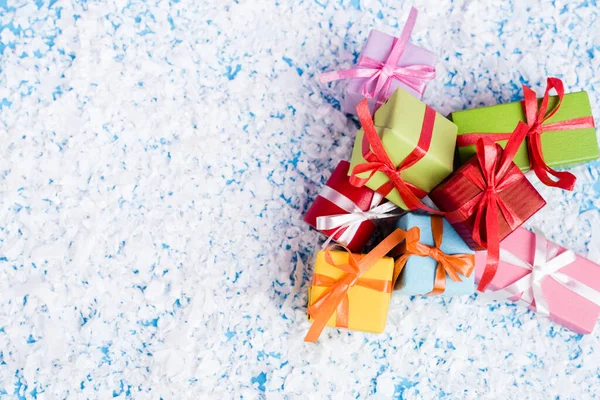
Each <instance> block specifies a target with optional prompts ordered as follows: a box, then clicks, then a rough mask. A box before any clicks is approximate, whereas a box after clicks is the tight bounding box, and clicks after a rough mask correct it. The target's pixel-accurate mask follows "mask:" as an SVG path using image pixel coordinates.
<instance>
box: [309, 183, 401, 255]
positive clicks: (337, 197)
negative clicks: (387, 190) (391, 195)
mask: <svg viewBox="0 0 600 400" xmlns="http://www.w3.org/2000/svg"><path fill="white" fill-rule="evenodd" d="M319 196H321V197H323V198H324V199H327V200H329V201H330V202H332V203H333V204H335V205H336V206H338V207H339V208H341V209H342V210H344V211H346V212H347V213H348V214H336V215H327V216H322V217H317V230H319V231H326V230H330V229H335V232H333V233H332V234H331V236H329V238H328V239H327V241H326V242H325V243H324V244H323V248H325V247H327V246H328V245H329V243H330V242H331V241H332V240H333V238H334V236H335V235H337V234H338V233H339V232H340V231H342V230H343V229H346V230H345V231H344V232H343V233H342V234H341V235H340V237H339V238H338V239H337V240H336V242H338V243H341V244H344V245H348V244H349V243H350V242H351V241H352V239H353V238H354V235H356V232H357V231H358V228H360V224H362V223H363V222H365V221H370V220H377V219H384V218H392V217H398V216H400V215H402V212H398V211H400V208H399V207H398V206H396V205H395V204H394V203H392V202H387V203H384V204H381V205H380V203H381V201H382V200H383V196H382V195H380V194H379V193H375V194H374V195H373V199H371V205H370V206H369V209H368V210H367V211H363V210H361V209H360V207H358V206H357V205H356V203H354V202H353V201H352V200H350V199H349V198H347V197H346V196H344V195H343V194H341V193H340V192H338V191H337V190H335V189H332V188H331V187H329V186H325V187H324V188H323V190H321V192H320V193H319Z"/></svg>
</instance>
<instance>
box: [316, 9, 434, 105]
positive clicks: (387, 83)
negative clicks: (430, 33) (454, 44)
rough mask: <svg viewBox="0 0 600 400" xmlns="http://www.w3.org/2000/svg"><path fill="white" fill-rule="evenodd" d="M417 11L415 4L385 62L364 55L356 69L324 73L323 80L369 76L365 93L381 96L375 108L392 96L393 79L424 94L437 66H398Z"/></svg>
mask: <svg viewBox="0 0 600 400" xmlns="http://www.w3.org/2000/svg"><path fill="white" fill-rule="evenodd" d="M417 14H418V11H417V9H416V8H414V7H412V8H411V9H410V14H409V15H408V20H407V21H406V24H404V29H402V33H401V34H400V37H399V38H394V42H393V45H392V51H391V52H390V55H389V56H388V58H387V59H386V60H385V62H381V61H379V60H375V59H373V58H370V57H366V56H361V58H360V60H358V64H357V65H356V68H352V69H345V70H340V71H331V72H325V73H323V74H321V75H320V76H319V80H320V81H321V83H323V84H325V83H329V82H332V81H337V80H340V79H350V78H368V80H367V82H366V83H365V84H364V86H363V88H362V95H363V96H364V97H365V98H367V99H371V98H376V99H377V103H376V105H375V110H377V109H378V108H379V107H380V106H381V105H382V104H383V103H384V102H385V101H386V100H387V99H388V98H389V97H390V96H391V94H392V93H391V91H392V82H393V81H394V80H398V81H400V82H402V83H403V84H404V85H406V86H407V87H409V88H411V89H413V90H414V91H415V92H417V93H419V95H421V96H422V95H423V92H424V91H425V87H426V86H427V83H428V82H429V81H431V80H432V79H433V78H435V67H433V66H432V65H426V64H415V65H408V66H405V67H399V66H398V61H399V60H400V57H401V56H402V54H403V53H404V50H406V45H407V44H408V40H409V39H410V35H411V33H412V30H413V28H414V26H415V22H416V20H417ZM373 86H374V89H373V90H372V91H369V88H372V87H373Z"/></svg>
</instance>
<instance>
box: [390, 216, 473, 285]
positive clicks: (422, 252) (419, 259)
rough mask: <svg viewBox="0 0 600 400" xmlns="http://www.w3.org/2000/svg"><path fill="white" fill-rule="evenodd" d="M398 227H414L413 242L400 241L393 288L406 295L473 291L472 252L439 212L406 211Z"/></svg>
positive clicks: (406, 228) (404, 228) (405, 228)
mask: <svg viewBox="0 0 600 400" xmlns="http://www.w3.org/2000/svg"><path fill="white" fill-rule="evenodd" d="M397 226H398V228H400V229H403V230H408V229H410V228H413V227H418V228H419V230H420V231H421V237H420V239H419V240H418V241H416V242H408V241H406V242H405V243H403V244H402V245H400V246H399V247H400V249H399V250H400V251H399V253H400V254H401V255H400V257H399V258H398V260H397V261H396V264H395V269H394V283H395V285H394V287H395V290H396V291H397V292H399V293H402V294H407V295H438V294H442V295H445V296H455V295H461V294H466V295H470V294H472V293H473V292H475V283H474V274H473V270H474V269H475V256H474V254H473V251H472V250H471V249H470V248H469V246H467V244H466V243H465V242H464V241H463V240H462V239H461V238H460V236H459V235H458V234H457V233H456V231H455V230H454V228H452V226H451V225H450V224H449V223H448V221H446V220H445V219H444V218H442V217H441V216H439V215H433V216H429V215H420V214H412V213H409V214H406V215H405V216H403V217H402V218H400V220H399V221H398V225H397Z"/></svg>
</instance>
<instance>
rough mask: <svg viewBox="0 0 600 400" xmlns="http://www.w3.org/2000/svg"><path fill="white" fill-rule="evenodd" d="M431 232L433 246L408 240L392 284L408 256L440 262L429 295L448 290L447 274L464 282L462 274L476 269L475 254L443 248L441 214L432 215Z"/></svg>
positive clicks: (396, 264)
mask: <svg viewBox="0 0 600 400" xmlns="http://www.w3.org/2000/svg"><path fill="white" fill-rule="evenodd" d="M431 232H432V235H433V242H434V245H433V246H429V245H426V244H423V243H421V242H419V239H418V238H417V240H412V241H410V240H408V239H407V240H406V242H405V243H404V247H405V249H404V252H403V254H402V255H401V256H400V258H398V260H396V263H395V264H394V278H393V280H392V285H393V286H396V280H397V279H398V277H399V276H400V273H401V272H402V270H403V269H404V267H405V266H406V262H407V261H408V257H410V256H419V257H430V258H432V259H434V260H435V261H437V262H438V265H437V268H436V270H435V282H434V285H433V290H432V291H431V292H429V293H428V294H427V295H428V296H431V295H439V294H442V293H444V292H445V291H446V275H448V276H449V277H450V279H452V281H453V282H462V279H460V276H458V274H461V275H462V276H466V277H470V276H471V274H472V273H473V270H474V269H475V256H474V255H473V254H446V253H444V252H443V251H442V250H441V246H442V237H443V235H444V220H443V219H442V217H441V216H439V215H432V216H431Z"/></svg>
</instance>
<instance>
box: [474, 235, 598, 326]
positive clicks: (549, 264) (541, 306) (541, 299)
mask: <svg viewBox="0 0 600 400" xmlns="http://www.w3.org/2000/svg"><path fill="white" fill-rule="evenodd" d="M548 244H549V242H548V240H547V239H546V238H545V237H543V236H542V235H541V234H540V233H538V232H536V235H535V252H534V258H533V264H530V263H528V262H526V261H524V260H522V259H520V258H519V257H517V256H516V255H514V254H513V253H511V252H509V251H508V250H505V249H502V250H500V260H501V261H503V262H505V263H508V264H512V265H515V266H517V267H521V268H525V269H528V270H529V271H531V273H530V274H527V275H525V276H524V277H522V278H521V279H519V280H517V281H516V282H514V283H512V284H510V285H508V286H507V287H505V288H504V289H500V290H496V291H493V292H486V293H485V294H486V295H488V296H487V297H489V298H491V299H492V300H505V299H508V298H510V297H514V296H519V302H521V303H523V304H524V305H525V306H527V307H529V306H532V305H533V304H535V308H536V311H537V312H538V313H540V314H542V315H543V316H545V317H548V316H550V310H549V308H548V302H547V301H546V296H545V294H544V290H543V288H542V282H543V281H544V280H545V279H547V278H552V279H554V280H555V281H556V282H558V283H560V284H561V285H562V286H564V287H565V288H567V289H569V290H571V291H573V292H574V293H576V294H578V295H580V296H581V297H583V298H585V299H586V300H589V301H591V302H593V303H594V304H596V305H598V306H600V292H598V291H596V290H594V289H592V288H591V287H589V286H587V285H585V284H583V283H581V282H579V281H578V280H576V279H574V278H572V277H570V276H568V275H566V274H564V273H562V272H560V270H561V269H562V268H564V267H566V266H568V265H570V264H572V263H574V262H575V261H577V256H576V255H575V253H573V252H572V251H571V250H567V251H564V252H563V253H561V254H558V248H557V247H555V246H554V247H553V248H552V249H551V248H549V246H548ZM557 254H558V255H557Z"/></svg>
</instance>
